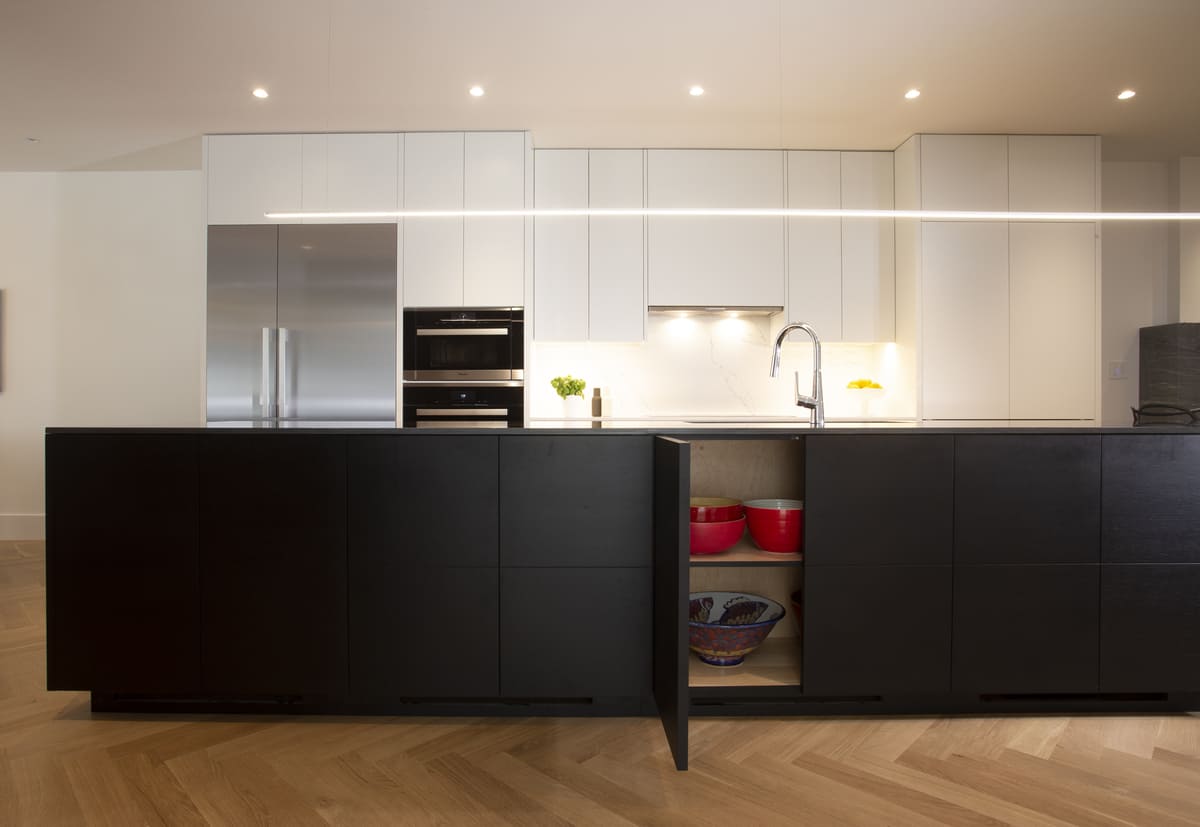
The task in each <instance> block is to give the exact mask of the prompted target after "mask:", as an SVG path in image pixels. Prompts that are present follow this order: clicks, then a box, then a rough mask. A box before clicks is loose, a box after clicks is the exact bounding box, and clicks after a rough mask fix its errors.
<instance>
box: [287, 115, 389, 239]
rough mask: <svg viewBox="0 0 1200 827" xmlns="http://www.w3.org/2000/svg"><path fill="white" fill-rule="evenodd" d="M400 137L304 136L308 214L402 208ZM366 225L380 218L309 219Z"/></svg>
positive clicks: (305, 188) (365, 135) (351, 134)
mask: <svg viewBox="0 0 1200 827" xmlns="http://www.w3.org/2000/svg"><path fill="white" fill-rule="evenodd" d="M402 141H403V136H401V135H397V134H396V133H359V134H355V133H334V134H328V135H324V134H322V135H304V136H303V140H302V147H303V173H302V174H303V203H304V209H305V210H323V211H330V212H333V211H354V212H383V211H388V210H395V209H397V208H398V207H399V204H400V194H399V192H400V191H399V186H400V175H399V161H400V157H399V156H400V152H399V147H400V144H401V142H402ZM306 220H310V221H314V222H317V223H322V224H326V223H330V222H331V221H341V222H350V223H354V224H361V223H364V222H369V221H372V220H376V221H388V222H390V221H394V220H395V219H391V218H381V219H364V218H348V219H328V218H321V219H306Z"/></svg>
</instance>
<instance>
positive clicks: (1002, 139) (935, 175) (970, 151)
mask: <svg viewBox="0 0 1200 827" xmlns="http://www.w3.org/2000/svg"><path fill="white" fill-rule="evenodd" d="M921 208H922V209H925V210H1007V209H1008V136H1006V135H922V136H921Z"/></svg>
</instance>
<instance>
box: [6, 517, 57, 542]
mask: <svg viewBox="0 0 1200 827" xmlns="http://www.w3.org/2000/svg"><path fill="white" fill-rule="evenodd" d="M45 539H46V515H45V514H0V540H45Z"/></svg>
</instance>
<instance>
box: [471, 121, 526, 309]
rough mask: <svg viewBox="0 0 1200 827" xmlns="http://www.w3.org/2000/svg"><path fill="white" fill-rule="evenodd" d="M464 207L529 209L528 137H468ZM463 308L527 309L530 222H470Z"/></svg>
mask: <svg viewBox="0 0 1200 827" xmlns="http://www.w3.org/2000/svg"><path fill="white" fill-rule="evenodd" d="M465 156H466V157H465V164H466V168H465V172H464V204H465V206H466V209H468V210H519V209H522V208H523V207H524V206H525V134H524V133H523V132H468V133H467V135H466V144H465ZM462 278H463V304H465V305H466V306H468V307H521V306H523V305H524V304H525V302H524V292H525V219H523V218H519V217H514V218H467V219H465V220H464V225H463V276H462Z"/></svg>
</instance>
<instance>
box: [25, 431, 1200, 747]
mask: <svg viewBox="0 0 1200 827" xmlns="http://www.w3.org/2000/svg"><path fill="white" fill-rule="evenodd" d="M1197 436H1200V433H1198V432H1193V431H1188V430H1185V429H1178V428H1140V429H1129V428H1116V429H1082V428H1074V429H1040V428H1013V429H993V428H977V429H972V428H956V429H946V428H931V427H917V428H908V429H904V430H895V429H875V428H829V429H823V430H810V429H807V428H801V429H782V430H780V429H771V430H761V429H748V428H736V427H728V428H716V427H714V428H709V429H688V430H678V431H667V430H663V431H653V430H607V429H603V430H591V429H589V430H574V429H569V430H548V429H539V430H521V429H513V430H505V431H499V432H490V433H487V434H481V433H480V432H479V431H469V430H463V431H458V430H441V431H436V432H429V431H415V430H379V429H362V430H359V429H341V430H328V429H319V430H302V429H295V430H286V431H277V432H275V431H262V430H228V429H99V428H98V429H50V430H49V431H48V432H47V439H46V453H47V465H46V467H47V624H48V630H47V633H48V644H47V645H48V685H49V688H51V689H71V690H88V691H90V692H91V693H92V704H93V708H94V709H96V710H98V711H142V710H164V709H166V710H180V711H183V710H188V711H197V710H200V711H203V710H212V711H222V712H230V711H247V712H256V713H261V712H268V711H269V712H361V713H386V714H404V713H409V714H457V713H462V714H472V715H493V714H494V715H528V714H560V715H572V714H588V715H605V714H653V713H654V712H655V711H657V713H658V714H659V715H660V716H661V717H662V719H663V722H664V727H665V730H666V734H667V737H668V739H669V740H670V742H671V745H672V748H673V751H674V753H675V758H676V763H677V766H680V767H684V766H686V761H687V746H686V744H687V720H688V717H689V716H691V715H704V714H721V715H729V714H750V715H753V714H772V715H778V714H806V715H828V714H870V713H878V714H908V713H928V714H949V713H973V714H991V713H1001V712H1056V713H1063V714H1066V713H1075V712H1081V711H1096V712H1136V711H1154V712H1160V713H1161V712H1163V711H1173V710H1174V711H1181V710H1189V709H1197V708H1200V597H1198V595H1200V439H1196V437H1197ZM714 489H715V490H714ZM692 495H709V496H712V495H720V496H732V497H736V498H739V499H750V498H754V497H765V496H770V497H784V498H795V499H804V500H805V505H806V508H805V525H804V553H803V556H802V557H799V556H791V555H782V556H778V557H773V556H769V555H764V554H762V553H761V552H757V551H756V550H755V549H753V547H752V546H750V545H749V544H748V543H746V542H745V541H743V543H741V544H739V546H737V547H735V548H734V549H733V550H731V551H730V552H727V553H726V554H725V555H715V556H714V557H711V558H703V559H701V558H691V557H690V556H689V554H688V543H689V540H688V512H687V500H688V498H689V496H692ZM784 558H786V559H784ZM722 587H729V588H737V589H744V590H746V591H751V592H755V591H756V590H758V591H759V592H761V593H764V594H766V595H767V596H772V597H775V599H781V598H782V600H783V601H784V602H785V605H788V606H789V610H790V609H791V604H790V603H787V602H786V601H787V599H788V596H789V595H790V594H793V593H797V594H798V595H799V598H798V603H799V605H800V607H801V609H800V611H801V614H802V617H798V618H790V617H789V618H785V619H784V622H781V623H779V624H777V626H776V627H775V630H774V631H773V632H772V635H771V636H770V637H769V638H768V640H767V642H766V643H765V644H764V646H763V648H762V650H761V651H760V652H758V653H755V655H758V656H759V659H758V660H757V661H755V659H754V658H755V655H751V656H750V658H748V659H747V663H746V664H745V665H744V666H743V667H735V668H734V669H729V670H717V669H714V668H712V667H704V666H702V665H701V664H699V662H698V661H697V660H696V659H695V658H694V657H692V656H689V652H688V648H687V623H686V620H687V595H688V592H689V591H692V590H697V589H713V588H722ZM794 621H802V622H800V623H798V624H797V623H795V622H794Z"/></svg>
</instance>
